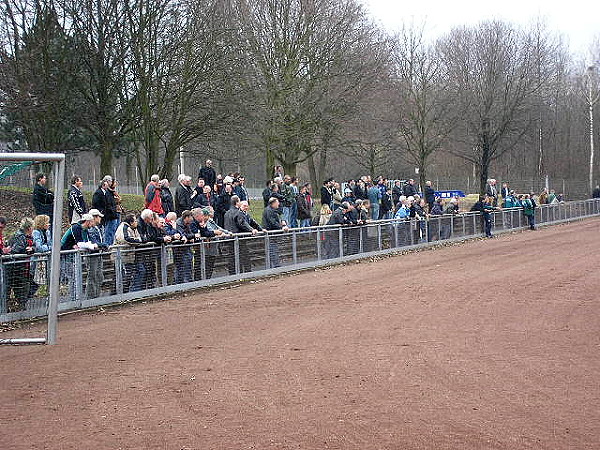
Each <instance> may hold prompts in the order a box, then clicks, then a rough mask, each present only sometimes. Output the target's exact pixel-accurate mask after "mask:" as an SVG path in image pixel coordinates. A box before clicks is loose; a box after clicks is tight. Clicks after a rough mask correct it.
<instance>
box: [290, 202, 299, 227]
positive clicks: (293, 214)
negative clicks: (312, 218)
mask: <svg viewBox="0 0 600 450" xmlns="http://www.w3.org/2000/svg"><path fill="white" fill-rule="evenodd" d="M288 226H289V227H291V228H296V227H297V226H298V203H296V202H295V201H294V202H292V206H291V207H290V222H289V223H288Z"/></svg>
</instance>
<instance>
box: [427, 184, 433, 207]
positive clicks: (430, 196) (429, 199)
mask: <svg viewBox="0 0 600 450" xmlns="http://www.w3.org/2000/svg"><path fill="white" fill-rule="evenodd" d="M425 202H426V203H428V204H430V205H431V204H433V202H435V191H434V190H433V188H432V187H431V186H425Z"/></svg>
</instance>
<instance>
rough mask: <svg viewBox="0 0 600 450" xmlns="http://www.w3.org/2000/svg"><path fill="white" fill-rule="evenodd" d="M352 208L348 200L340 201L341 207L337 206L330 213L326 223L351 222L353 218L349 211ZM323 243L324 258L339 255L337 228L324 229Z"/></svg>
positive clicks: (343, 223)
mask: <svg viewBox="0 0 600 450" xmlns="http://www.w3.org/2000/svg"><path fill="white" fill-rule="evenodd" d="M352 209H354V206H352V205H351V204H350V203H348V202H342V205H341V207H339V208H337V209H336V210H335V211H334V212H333V214H331V218H330V219H329V222H327V225H340V226H347V225H352V224H353V218H352V217H351V211H352ZM324 237H325V243H324V250H325V258H338V257H339V256H340V239H339V229H338V228H333V229H329V230H325V231H324Z"/></svg>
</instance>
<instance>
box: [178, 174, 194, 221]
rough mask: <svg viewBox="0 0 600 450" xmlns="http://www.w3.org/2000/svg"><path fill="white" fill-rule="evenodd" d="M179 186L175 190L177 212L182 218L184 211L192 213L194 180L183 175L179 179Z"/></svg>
mask: <svg viewBox="0 0 600 450" xmlns="http://www.w3.org/2000/svg"><path fill="white" fill-rule="evenodd" d="M177 180H178V181H179V185H178V186H177V188H176V189H175V212H176V213H177V215H178V216H181V213H182V212H183V211H190V210H191V209H192V206H193V200H192V192H193V189H192V187H191V184H192V179H191V177H188V176H187V175H184V174H181V175H179V177H177Z"/></svg>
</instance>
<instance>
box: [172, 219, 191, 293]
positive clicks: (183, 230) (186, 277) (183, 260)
mask: <svg viewBox="0 0 600 450" xmlns="http://www.w3.org/2000/svg"><path fill="white" fill-rule="evenodd" d="M193 221H194V217H193V216H192V212H191V211H187V210H186V211H183V212H182V213H181V217H180V218H179V219H177V222H176V229H177V232H178V233H179V234H180V235H181V236H183V238H184V245H183V246H181V247H180V248H173V260H174V262H175V283H176V284H180V283H189V282H190V281H192V258H193V254H192V248H191V247H190V246H189V245H187V244H189V243H192V242H193V241H194V239H195V236H194V232H193V231H192V228H191V224H192V222H193Z"/></svg>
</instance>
